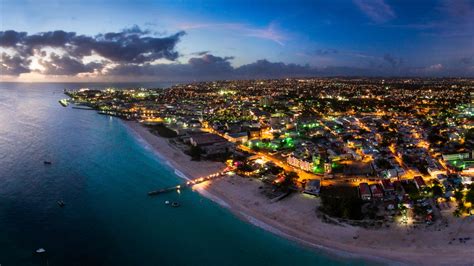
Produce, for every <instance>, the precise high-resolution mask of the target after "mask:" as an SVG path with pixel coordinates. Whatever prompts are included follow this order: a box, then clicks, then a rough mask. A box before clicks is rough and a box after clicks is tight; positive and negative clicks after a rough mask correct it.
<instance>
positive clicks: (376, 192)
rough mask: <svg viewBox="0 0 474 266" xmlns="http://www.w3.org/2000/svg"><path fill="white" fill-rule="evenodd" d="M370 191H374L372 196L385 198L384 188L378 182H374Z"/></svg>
mask: <svg viewBox="0 0 474 266" xmlns="http://www.w3.org/2000/svg"><path fill="white" fill-rule="evenodd" d="M370 192H371V193H372V197H374V199H382V198H383V190H382V188H381V187H380V186H379V185H377V184H374V185H371V186H370Z"/></svg>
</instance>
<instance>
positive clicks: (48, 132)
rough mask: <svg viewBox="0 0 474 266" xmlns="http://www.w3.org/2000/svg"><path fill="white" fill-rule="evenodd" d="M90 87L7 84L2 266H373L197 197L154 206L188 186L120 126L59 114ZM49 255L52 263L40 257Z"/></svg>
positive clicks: (2, 107)
mask: <svg viewBox="0 0 474 266" xmlns="http://www.w3.org/2000/svg"><path fill="white" fill-rule="evenodd" d="M82 86H84V85H81V84H13V83H12V84H8V83H0V264H1V265H2V266H9V265H15V266H16V265H47V263H48V264H49V265H50V266H55V265H346V264H350V265H354V264H356V265H365V264H367V262H364V261H362V260H354V259H347V258H336V257H335V256H333V255H329V254H325V253H322V252H315V251H313V250H309V249H306V248H303V247H300V246H298V245H296V244H295V243H293V242H291V241H287V240H285V239H283V238H280V237H278V236H275V235H273V234H271V233H268V232H266V231H264V230H262V229H260V228H257V227H255V226H253V225H250V224H247V223H245V222H243V221H241V220H239V219H238V218H236V217H235V216H233V215H232V214H231V213H230V212H229V211H228V210H226V209H224V208H221V207H220V206H218V205H217V204H215V203H214V202H212V201H210V200H208V199H206V198H204V197H202V196H201V195H199V194H197V193H195V192H192V191H183V192H182V193H181V194H168V195H162V196H158V197H154V198H150V197H148V196H147V194H146V192H147V191H149V190H152V189H155V188H159V187H163V186H166V185H172V184H176V183H178V182H179V181H180V178H179V177H178V176H176V175H175V174H174V171H173V169H171V168H170V167H169V166H168V165H167V164H165V163H163V162H161V161H160V160H159V159H158V158H156V156H155V155H154V154H153V153H152V151H150V150H149V149H147V148H146V146H144V145H142V144H141V143H140V142H139V141H138V140H137V139H136V138H135V137H134V136H133V134H131V132H129V130H128V129H127V128H126V127H125V126H124V125H123V124H122V123H121V121H119V120H118V119H117V118H112V117H107V116H102V115H98V114H96V113H95V112H94V111H85V110H77V109H72V108H70V107H69V108H63V107H61V106H60V105H59V104H58V102H57V101H58V99H61V98H64V97H65V96H64V95H63V94H62V90H63V89H64V88H73V87H82ZM44 160H49V161H52V162H53V164H52V165H51V166H45V165H43V161H44ZM58 199H62V200H64V201H65V203H66V207H64V208H59V207H58V205H57V204H56V201H57V200H58ZM164 200H179V201H180V202H181V203H182V207H180V208H170V207H168V206H165V205H164V204H163V201H164ZM40 247H43V248H45V249H46V250H47V251H48V254H47V256H46V257H40V256H37V255H33V252H34V250H36V249H37V248H40Z"/></svg>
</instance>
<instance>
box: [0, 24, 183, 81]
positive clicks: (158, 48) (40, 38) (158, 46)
mask: <svg viewBox="0 0 474 266" xmlns="http://www.w3.org/2000/svg"><path fill="white" fill-rule="evenodd" d="M150 34H151V33H150V31H147V30H142V29H140V28H139V27H138V26H134V27H132V28H128V29H124V30H122V31H120V32H107V33H104V34H99V35H96V36H86V35H77V34H76V33H75V32H65V31H62V30H57V31H49V32H41V33H37V34H32V35H28V34H27V33H25V32H16V31H12V30H9V31H1V32H0V47H2V48H7V49H10V50H13V51H14V52H15V58H16V57H19V58H21V59H22V60H27V59H29V58H30V57H31V56H33V55H34V56H39V57H41V60H42V65H45V66H48V69H47V70H46V72H45V73H58V74H57V75H74V74H77V73H82V72H76V73H74V71H73V70H78V71H82V70H86V72H88V71H89V70H90V69H89V68H87V67H86V68H84V67H81V66H79V64H78V63H81V62H80V61H82V59H83V57H85V56H90V55H92V54H94V53H96V54H98V55H100V56H102V57H104V58H106V59H108V60H109V61H111V62H113V63H122V64H131V63H133V64H142V63H147V62H153V61H155V60H157V59H167V60H171V61H173V60H176V59H177V58H178V57H179V53H178V52H177V51H176V50H175V47H176V44H177V43H178V42H179V40H180V38H181V37H182V36H183V35H184V34H185V33H184V32H183V31H180V32H178V33H176V34H173V35H170V36H166V37H155V36H153V35H150ZM47 47H51V48H53V49H60V50H61V51H62V52H64V53H65V56H63V57H59V58H58V55H54V57H52V58H50V59H48V58H45V56H46V54H45V53H44V51H43V50H42V49H43V48H47ZM6 59H7V58H6ZM48 60H49V61H50V62H49V63H48ZM3 61H4V60H3V57H2V64H4V63H3ZM55 63H58V64H60V67H59V68H55ZM68 63H70V64H71V66H66V64H68ZM82 65H83V66H85V65H84V64H82ZM23 66H24V65H23ZM26 72H28V71H26ZM26 72H25V71H23V72H21V73H26ZM30 72H31V71H30ZM4 73H7V72H2V74H4ZM8 73H15V72H8ZM59 73H67V74H59Z"/></svg>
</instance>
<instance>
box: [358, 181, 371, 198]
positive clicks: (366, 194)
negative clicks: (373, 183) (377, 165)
mask: <svg viewBox="0 0 474 266" xmlns="http://www.w3.org/2000/svg"><path fill="white" fill-rule="evenodd" d="M359 196H360V198H361V199H362V200H371V199H372V194H371V193H370V188H369V184H367V183H360V184H359Z"/></svg>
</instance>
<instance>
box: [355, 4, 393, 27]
mask: <svg viewBox="0 0 474 266" xmlns="http://www.w3.org/2000/svg"><path fill="white" fill-rule="evenodd" d="M354 4H355V5H356V6H357V7H358V8H359V9H360V10H361V11H362V12H363V13H364V14H365V15H366V16H368V17H369V18H370V19H372V20H373V21H374V22H375V23H384V22H387V21H389V20H392V19H394V18H395V17H396V14H395V12H394V11H393V9H392V8H391V7H390V6H389V5H388V4H387V3H385V1H384V0H354Z"/></svg>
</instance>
